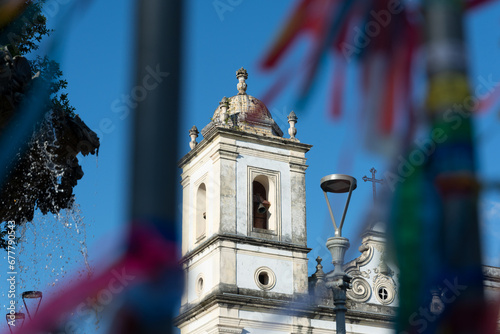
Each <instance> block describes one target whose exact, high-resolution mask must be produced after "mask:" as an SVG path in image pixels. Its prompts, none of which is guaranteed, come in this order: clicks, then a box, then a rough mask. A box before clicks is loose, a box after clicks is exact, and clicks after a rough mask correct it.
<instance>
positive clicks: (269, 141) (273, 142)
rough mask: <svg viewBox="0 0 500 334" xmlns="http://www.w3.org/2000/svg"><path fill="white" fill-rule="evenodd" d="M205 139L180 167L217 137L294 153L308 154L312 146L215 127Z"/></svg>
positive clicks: (281, 138) (286, 139)
mask: <svg viewBox="0 0 500 334" xmlns="http://www.w3.org/2000/svg"><path fill="white" fill-rule="evenodd" d="M205 135H206V136H205V138H204V139H203V140H202V141H201V142H200V143H198V145H196V147H195V148H194V149H192V150H191V151H189V152H188V153H187V154H186V155H185V156H184V157H182V158H181V159H180V160H179V162H178V166H179V167H181V168H182V167H183V166H184V165H185V164H186V163H188V162H189V161H190V160H191V159H192V158H194V157H196V156H197V155H198V154H199V152H201V151H202V150H203V149H204V147H206V146H207V145H209V144H210V143H211V142H212V141H213V140H214V139H215V138H217V136H224V137H229V138H232V139H234V140H244V141H248V142H255V143H259V144H263V145H269V146H271V147H276V148H282V149H289V150H294V151H299V152H303V153H306V152H307V151H309V149H311V147H312V145H309V144H304V143H300V142H298V141H296V140H293V139H289V138H283V137H277V136H263V135H260V134H254V133H248V132H244V131H238V130H235V129H228V128H223V127H214V128H213V129H211V130H210V131H209V132H208V133H206V134H205Z"/></svg>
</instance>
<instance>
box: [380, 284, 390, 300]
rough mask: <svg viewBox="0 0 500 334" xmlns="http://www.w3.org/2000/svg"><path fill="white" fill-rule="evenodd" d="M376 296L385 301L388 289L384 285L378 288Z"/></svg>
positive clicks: (387, 296)
mask: <svg viewBox="0 0 500 334" xmlns="http://www.w3.org/2000/svg"><path fill="white" fill-rule="evenodd" d="M378 297H379V298H380V299H382V300H384V301H386V300H387V299H388V298H389V291H387V289H386V288H384V287H382V288H380V289H378Z"/></svg>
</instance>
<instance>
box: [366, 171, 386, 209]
mask: <svg viewBox="0 0 500 334" xmlns="http://www.w3.org/2000/svg"><path fill="white" fill-rule="evenodd" d="M370 172H371V173H372V177H371V178H370V177H367V176H366V175H365V176H363V181H365V182H367V181H370V182H372V186H373V202H375V200H376V198H377V183H383V182H384V180H383V179H380V180H379V179H376V178H375V173H377V170H376V169H375V168H373V167H372V168H371V169H370Z"/></svg>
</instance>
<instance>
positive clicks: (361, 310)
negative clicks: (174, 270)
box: [174, 291, 396, 326]
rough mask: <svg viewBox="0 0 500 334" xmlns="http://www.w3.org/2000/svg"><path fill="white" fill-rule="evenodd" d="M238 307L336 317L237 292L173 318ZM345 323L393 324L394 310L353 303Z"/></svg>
mask: <svg viewBox="0 0 500 334" xmlns="http://www.w3.org/2000/svg"><path fill="white" fill-rule="evenodd" d="M224 304H227V305H230V306H231V307H234V306H239V307H240V308H245V309H247V308H249V309H252V308H255V309H256V310H259V311H261V312H262V311H263V310H266V309H267V310H272V311H274V312H276V313H283V314H286V315H293V316H298V317H307V318H309V319H321V318H323V319H324V320H333V319H334V318H335V312H334V308H333V307H330V306H324V305H314V304H311V303H309V302H307V301H305V302H304V301H295V300H291V299H290V298H287V299H278V298H266V297H255V296H248V295H244V294H238V293H225V292H220V291H217V292H214V293H212V294H210V295H208V296H207V297H206V298H205V299H204V300H202V301H201V302H200V303H198V304H196V305H193V306H192V307H190V308H188V309H185V310H183V312H182V313H181V314H180V315H178V316H177V317H176V318H175V319H174V325H175V326H179V325H180V324H182V323H184V322H186V321H188V320H189V319H190V318H193V317H195V316H199V313H200V312H202V311H203V310H207V309H210V308H212V307H214V306H215V305H219V307H220V306H223V305H224ZM347 307H348V309H347V313H346V321H347V322H350V323H359V322H366V321H377V322H387V323H390V322H393V321H394V320H395V314H396V308H394V307H390V306H384V305H372V304H366V303H356V302H352V301H350V302H349V303H348V305H347Z"/></svg>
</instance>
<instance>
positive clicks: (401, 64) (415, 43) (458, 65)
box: [262, 0, 498, 333]
mask: <svg viewBox="0 0 500 334" xmlns="http://www.w3.org/2000/svg"><path fill="white" fill-rule="evenodd" d="M487 2H489V1H488V0H470V1H456V0H440V1H431V0H428V1H423V2H422V6H420V5H419V4H417V3H413V2H410V1H408V2H405V1H389V0H371V1H355V0H354V1H327V0H301V1H298V5H297V7H296V9H295V10H294V11H293V13H292V15H291V18H290V19H289V21H288V22H287V23H286V24H285V25H284V28H283V29H282V31H281V33H280V34H279V35H278V38H277V40H276V42H275V43H274V44H273V46H272V47H271V49H270V51H269V52H268V53H267V54H266V55H265V56H264V57H263V59H262V68H263V69H264V70H271V69H274V70H276V71H279V63H280V62H281V61H282V59H283V58H284V55H285V53H286V52H287V51H288V50H289V49H290V48H291V46H292V44H293V42H295V41H296V40H297V39H298V37H299V36H300V35H302V34H306V33H307V34H310V35H311V36H312V42H313V44H312V47H311V48H310V50H309V51H310V52H309V58H308V59H307V61H305V62H304V63H305V64H306V66H303V67H302V68H305V72H304V73H302V74H303V75H302V90H301V92H300V96H301V97H300V100H302V101H303V100H305V99H307V97H308V96H309V95H310V94H311V88H312V87H313V82H314V80H315V78H316V77H317V72H319V71H320V69H321V68H324V67H322V66H321V65H322V63H321V62H322V61H323V60H324V58H325V54H326V53H327V52H329V51H333V53H334V55H335V72H334V73H333V75H334V79H333V84H332V88H331V89H330V92H333V94H332V95H333V100H332V109H331V114H332V115H333V116H334V117H339V116H340V115H341V104H342V102H341V96H342V92H341V90H342V87H345V86H346V83H345V82H344V81H345V78H346V76H345V74H344V73H343V71H345V66H347V64H348V63H350V62H351V61H352V60H357V61H359V62H360V67H361V71H360V74H361V80H360V83H361V91H362V92H363V100H364V102H363V108H362V111H361V115H360V118H359V119H360V120H363V122H364V123H365V124H361V125H359V124H357V125H356V126H359V127H361V128H362V129H366V131H362V132H363V133H364V134H363V135H364V136H365V137H366V138H370V141H369V143H370V145H371V146H368V148H375V149H376V150H377V151H379V152H382V153H387V152H392V153H393V154H394V152H395V150H394V149H388V146H391V145H392V146H395V147H397V148H398V149H397V150H396V152H398V151H399V152H401V151H404V152H406V158H405V159H404V161H398V162H401V163H400V165H398V166H395V173H394V174H393V176H394V180H392V182H393V186H394V184H400V187H397V188H396V193H395V196H394V199H393V205H392V210H393V211H392V215H391V230H390V232H391V233H392V234H393V237H394V239H395V240H394V245H395V246H396V252H395V254H397V260H398V264H399V268H400V271H401V276H400V284H401V291H400V306H401V307H400V313H399V315H398V319H397V332H398V333H424V332H425V333H493V332H494V328H495V326H496V325H495V324H496V316H497V315H496V314H495V315H494V316H492V315H491V314H492V313H491V312H489V313H488V312H487V309H486V304H485V301H484V296H483V294H484V292H483V285H482V284H483V281H482V278H483V277H482V266H481V254H480V248H481V247H480V239H479V226H478V214H477V198H478V192H479V187H478V183H477V181H476V177H475V172H476V168H477V166H476V163H475V153H474V152H475V150H474V143H473V140H472V138H473V135H472V120H471V117H470V116H471V114H472V113H473V112H475V111H476V110H474V109H473V108H471V107H470V101H471V96H470V90H469V87H468V78H467V76H466V73H467V65H466V55H465V54H466V47H465V42H464V38H463V22H462V21H463V14H464V12H465V11H467V10H470V9H472V8H475V7H477V6H478V5H481V4H484V3H487ZM422 14H423V15H422ZM421 32H422V33H421ZM424 33H425V34H424ZM424 36H425V40H424ZM424 43H425V45H424ZM423 46H425V50H424V51H425V52H426V57H427V78H428V97H427V102H426V109H427V111H428V113H427V115H416V114H415V111H416V110H419V106H416V105H414V103H413V102H412V91H413V88H412V82H414V81H415V78H414V77H413V75H414V74H415V66H416V65H418V60H419V59H418V57H417V55H418V52H421V51H422V47H423ZM297 68H300V67H297ZM417 70H420V72H422V70H423V69H422V68H417ZM283 74H284V75H285V74H286V72H283ZM280 75H281V74H280V73H279V74H278V76H280ZM281 76H282V75H281ZM278 82H279V84H274V85H273V86H272V92H273V94H270V95H269V96H270V97H273V98H274V97H275V96H277V93H279V92H280V91H281V90H282V89H283V85H287V84H289V80H283V79H282V78H281V77H280V78H278ZM280 85H281V86H280ZM496 98H498V97H497V96H490V97H489V100H487V101H486V100H485V101H484V102H482V103H480V104H479V108H484V107H487V106H491V105H493V104H494V103H495V99H496ZM266 102H267V103H269V101H266ZM456 105H458V106H459V107H456ZM417 118H419V119H422V120H424V122H425V123H427V124H426V125H428V127H429V128H430V130H429V135H428V136H427V138H425V139H424V140H423V141H421V142H420V143H423V149H422V148H421V147H418V148H417V147H414V146H412V145H411V143H412V141H413V140H414V137H415V129H416V124H415V123H416V119H417ZM367 143H368V141H367ZM421 146H422V145H421ZM431 291H438V292H439V294H440V296H441V297H442V298H443V300H444V301H445V302H446V305H445V311H444V312H443V313H442V314H441V316H440V317H436V318H433V321H430V320H429V319H423V321H419V318H417V317H416V316H418V314H419V312H420V310H422V309H426V308H428V307H430V302H431V298H432V294H431Z"/></svg>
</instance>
